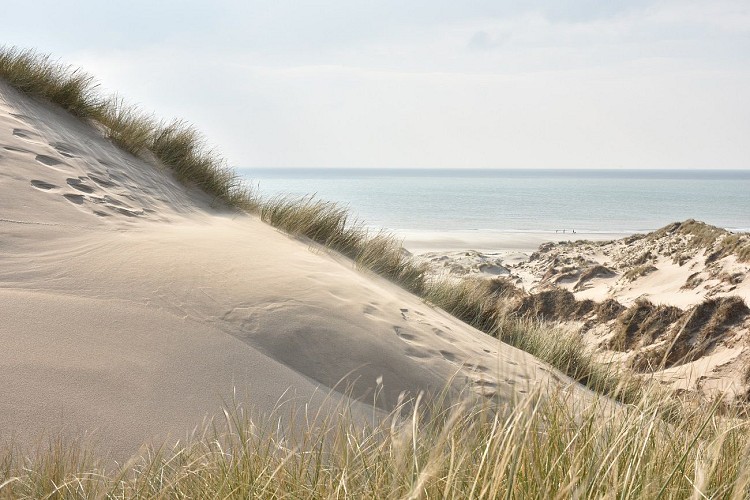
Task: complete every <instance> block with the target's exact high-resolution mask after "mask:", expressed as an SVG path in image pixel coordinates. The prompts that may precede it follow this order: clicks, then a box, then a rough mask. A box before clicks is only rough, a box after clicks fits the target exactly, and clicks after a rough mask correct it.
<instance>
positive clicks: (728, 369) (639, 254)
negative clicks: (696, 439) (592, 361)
mask: <svg viewBox="0 0 750 500" xmlns="http://www.w3.org/2000/svg"><path fill="white" fill-rule="evenodd" d="M537 236H538V238H537V241H534V243H537V242H538V243H539V245H538V246H537V247H536V248H534V249H533V250H530V249H524V248H523V245H524V244H525V243H526V242H529V241H531V240H530V239H529V238H530V236H529V235H527V234H523V235H522V237H521V238H520V239H514V235H512V234H509V235H507V236H506V237H505V239H501V240H498V241H497V246H496V247H495V248H491V249H488V250H483V251H477V250H474V249H472V250H461V251H456V250H451V247H450V246H448V247H447V248H443V249H442V250H440V249H439V247H438V248H433V249H432V251H430V252H425V253H420V254H418V255H417V258H419V259H421V260H422V261H423V262H425V263H426V264H427V265H428V266H429V267H430V270H431V274H432V275H433V276H436V277H440V278H447V279H455V280H459V279H463V278H467V277H468V278H479V279H494V278H504V279H506V280H509V281H510V282H511V283H513V284H514V285H515V286H516V287H518V288H519V289H520V290H523V291H525V292H526V293H529V294H537V293H540V292H543V291H546V290H553V289H555V288H562V289H565V290H568V291H569V292H571V293H572V294H573V296H574V297H575V299H576V300H578V301H584V300H592V301H595V302H603V301H605V300H608V299H614V300H616V301H617V302H619V303H620V304H622V305H623V306H625V307H629V306H632V305H633V304H635V303H636V301H638V300H648V301H650V302H652V303H654V304H657V305H667V306H675V307H678V308H680V309H682V310H683V311H690V310H691V308H693V307H696V306H697V305H698V304H701V303H703V302H704V301H706V300H712V299H719V298H722V297H739V298H741V299H743V300H744V302H745V303H746V304H748V303H750V263H747V262H739V261H738V259H737V258H736V256H735V255H724V256H722V257H720V258H711V259H709V258H708V257H709V255H710V254H711V253H712V249H708V248H702V247H694V246H692V245H691V243H690V237H689V236H685V235H683V234H680V233H679V232H676V233H671V232H669V231H665V232H660V233H653V234H651V235H648V236H645V235H642V236H641V237H632V238H619V239H613V240H611V241H601V240H595V239H592V238H585V237H584V235H580V236H581V240H582V241H572V242H571V241H570V238H571V237H572V235H567V238H566V239H562V238H561V239H560V241H557V242H554V243H552V242H549V241H542V240H543V238H542V237H543V236H544V235H537ZM556 236H557V235H556ZM575 236H578V235H575ZM432 241H433V242H434V243H437V244H438V246H439V245H440V244H441V243H443V242H441V240H440V239H438V238H434V239H433V240H432ZM467 242H468V243H476V244H479V245H482V244H484V243H486V241H484V240H481V239H479V240H475V241H471V240H467ZM415 248H416V247H415ZM597 266H598V267H597ZM597 268H598V269H599V271H598V272H592V273H587V271H589V270H593V269H597ZM639 269H642V270H643V271H642V272H636V271H639ZM629 273H630V274H629ZM686 314H687V313H686ZM564 326H565V327H566V328H568V329H570V330H572V331H578V332H580V333H581V335H582V336H583V338H584V339H585V341H586V342H587V343H588V344H589V346H590V348H591V349H592V350H594V351H595V352H596V353H597V355H598V356H599V359H600V360H601V361H603V362H606V363H610V362H614V363H616V364H617V365H619V366H620V367H623V368H624V369H626V370H627V369H629V368H628V367H629V364H628V363H629V361H630V360H632V359H634V357H636V356H638V355H640V354H641V353H642V352H645V351H647V350H649V349H653V348H658V347H659V346H660V342H655V343H653V344H648V345H640V344H636V347H634V348H632V349H629V350H627V351H626V352H619V351H613V350H611V349H610V348H609V340H610V339H611V337H612V336H613V334H614V332H615V331H617V330H618V329H620V328H621V327H622V326H621V325H619V324H618V323H617V319H612V320H610V321H607V322H605V323H597V320H596V318H595V317H594V315H593V313H592V314H591V315H589V317H584V318H581V319H580V321H579V320H576V321H569V320H567V319H566V321H565V324H564ZM663 333H664V332H663ZM748 340H750V317H746V318H744V319H741V320H739V321H737V322H735V323H733V324H731V325H730V326H728V327H727V328H726V330H725V331H722V332H721V334H720V335H718V337H717V338H715V339H712V340H711V344H710V346H708V348H707V349H705V350H703V351H702V353H701V355H700V356H699V357H698V359H695V360H694V361H691V362H686V363H684V364H680V365H678V366H674V367H671V368H668V369H662V370H657V371H656V372H654V373H652V372H647V373H646V374H645V375H643V376H645V377H651V376H653V377H655V378H657V379H658V380H659V381H660V382H662V383H663V384H664V385H665V386H667V387H671V388H673V389H675V390H678V391H690V392H692V393H694V394H695V395H697V396H699V397H703V396H707V397H709V398H714V397H716V396H723V397H726V398H727V399H730V400H731V399H735V398H739V399H741V400H745V399H746V398H747V397H748V394H750V383H749V382H750V380H748V377H747V374H748V373H750V349H748V348H747V345H748ZM668 342H669V339H668V338H667V339H665V340H662V341H661V343H668Z"/></svg>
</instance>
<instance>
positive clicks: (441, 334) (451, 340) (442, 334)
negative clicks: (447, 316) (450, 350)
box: [432, 328, 456, 344]
mask: <svg viewBox="0 0 750 500" xmlns="http://www.w3.org/2000/svg"><path fill="white" fill-rule="evenodd" d="M432 333H434V334H435V335H437V336H438V337H440V338H441V339H443V340H445V341H446V342H448V343H450V344H453V343H454V342H455V341H456V339H455V338H454V337H453V336H452V335H449V334H448V333H446V332H444V331H443V330H441V329H440V328H433V329H432Z"/></svg>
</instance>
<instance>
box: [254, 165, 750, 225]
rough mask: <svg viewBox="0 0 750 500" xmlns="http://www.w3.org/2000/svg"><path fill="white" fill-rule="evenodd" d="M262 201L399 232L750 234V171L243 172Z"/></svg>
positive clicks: (372, 170)
mask: <svg viewBox="0 0 750 500" xmlns="http://www.w3.org/2000/svg"><path fill="white" fill-rule="evenodd" d="M240 172H241V173H242V174H243V175H244V176H245V177H247V178H248V179H250V180H251V181H252V183H253V184H254V185H255V186H256V187H257V188H258V190H259V191H260V193H261V194H263V195H264V196H273V195H279V194H290V195H297V196H300V195H306V194H313V193H314V194H316V195H317V196H318V197H319V198H322V199H325V200H332V201H338V202H341V203H343V204H346V205H348V206H349V207H350V209H351V211H352V212H353V213H354V214H356V215H357V216H358V217H359V218H361V219H362V220H364V221H365V222H367V223H368V225H371V226H376V227H382V228H388V229H391V230H396V231H403V230H406V231H410V230H417V231H448V232H449V231H458V230H480V231H481V230H490V231H510V232H516V231H520V232H525V231H529V232H531V231H534V232H546V231H552V232H554V231H555V230H556V229H562V228H567V229H568V230H570V229H575V230H576V231H577V232H605V233H610V232H622V233H629V232H637V231H648V230H653V229H657V228H659V227H662V226H664V225H666V224H668V223H670V222H673V221H681V220H685V219H690V218H692V219H698V220H702V221H704V222H708V223H710V224H713V225H716V226H720V227H725V228H727V229H730V230H735V231H737V230H740V231H748V230H750V170H744V171H728V170H725V171H720V170H719V171H717V170H713V171H653V170H652V171H643V170H640V171H638V170H617V171H609V170H596V171H591V170H543V171H542V170H525V171H521V170H489V171H488V170H416V169H409V170H405V169H399V170H395V169H241V170H240Z"/></svg>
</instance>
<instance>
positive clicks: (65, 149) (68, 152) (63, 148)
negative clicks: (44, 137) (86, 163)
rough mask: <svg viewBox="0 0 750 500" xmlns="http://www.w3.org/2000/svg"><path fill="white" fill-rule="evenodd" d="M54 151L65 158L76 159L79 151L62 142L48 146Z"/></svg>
mask: <svg viewBox="0 0 750 500" xmlns="http://www.w3.org/2000/svg"><path fill="white" fill-rule="evenodd" d="M50 146H52V147H53V148H55V150H56V151H57V152H58V153H60V154H61V155H63V156H65V157H66V158H78V156H79V155H80V151H78V149H77V148H75V147H73V146H71V145H70V144H66V143H64V142H55V143H52V144H50Z"/></svg>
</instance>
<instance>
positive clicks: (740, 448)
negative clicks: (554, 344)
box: [0, 393, 750, 499]
mask: <svg viewBox="0 0 750 500" xmlns="http://www.w3.org/2000/svg"><path fill="white" fill-rule="evenodd" d="M425 410H429V408H425V407H424V405H417V406H416V407H415V409H414V411H413V413H411V414H410V416H409V417H406V418H404V417H401V416H398V415H399V412H398V411H396V412H394V414H393V415H391V416H390V417H388V418H386V419H384V420H383V421H381V422H379V423H377V424H372V425H367V424H364V425H363V424H362V422H361V421H359V420H358V419H355V418H354V417H352V415H351V414H350V413H349V412H348V411H347V408H341V407H340V408H338V409H337V410H336V411H334V412H332V413H331V414H329V415H327V416H326V417H325V418H318V419H309V420H308V421H309V422H316V423H310V424H307V426H301V428H300V427H292V428H289V427H287V426H286V425H283V424H281V425H280V424H279V422H280V421H281V420H280V419H279V415H278V414H277V415H274V416H271V417H270V418H266V419H263V420H259V421H253V420H251V419H250V418H248V417H247V416H246V415H245V414H243V413H242V411H241V410H238V411H235V412H232V413H231V414H228V418H227V425H224V426H222V427H223V428H225V429H228V430H225V431H222V432H219V431H216V430H215V428H214V430H209V431H208V432H207V433H206V434H205V435H204V436H203V437H201V438H199V439H197V440H196V441H194V442H193V443H191V444H189V445H187V446H184V447H182V448H177V449H175V450H171V451H168V452H165V451H154V450H151V451H150V452H147V453H144V454H143V455H142V456H140V457H138V458H136V459H134V460H132V461H131V462H129V463H128V464H127V465H126V466H124V467H121V468H117V469H112V470H109V471H108V470H105V469H104V468H102V467H100V466H99V465H98V464H96V463H95V462H94V461H92V459H91V457H90V456H87V455H86V454H85V453H83V452H82V451H81V450H80V449H77V448H76V447H75V446H67V445H63V444H61V443H59V442H55V443H53V444H52V445H51V446H50V448H49V449H47V450H44V451H42V452H40V453H37V454H34V455H31V456H30V457H21V456H20V455H18V454H13V453H7V454H6V455H5V456H2V455H0V498H487V499H495V498H540V499H542V498H543V499H549V498H737V499H739V498H747V496H748V494H750V487H749V484H748V483H749V481H750V461H749V460H748V459H749V458H750V456H748V454H749V453H750V439H749V438H748V436H750V434H748V432H747V431H748V429H747V426H748V425H749V424H748V422H747V421H736V420H732V419H726V418H720V417H718V416H717V415H716V414H715V412H714V411H712V408H700V409H696V410H694V411H692V412H686V413H685V414H684V415H683V418H682V419H680V421H678V422H676V423H675V424H672V425H666V424H665V423H664V422H663V420H661V419H660V417H659V416H658V410H657V407H656V406H654V405H652V403H650V402H648V400H647V399H644V400H642V401H640V402H639V403H638V404H634V405H631V406H628V407H622V408H618V409H616V410H613V409H612V408H611V406H609V405H608V403H607V402H606V401H599V403H597V402H596V401H593V402H591V401H589V402H579V404H577V405H576V404H574V403H571V402H570V401H568V400H566V399H565V396H564V394H563V393H557V394H553V395H551V396H550V397H542V396H541V395H540V394H539V393H537V394H533V395H530V396H527V397H526V398H525V399H523V400H521V401H518V402H517V403H516V404H515V405H514V406H513V408H510V409H509V408H498V407H492V406H489V405H487V406H480V407H477V406H455V407H453V408H449V409H448V410H445V411H441V412H436V411H434V409H432V410H433V411H425ZM284 412H285V410H284V409H283V408H282V409H280V410H279V413H284ZM427 414H429V415H432V416H431V417H425V416H424V415H427ZM303 420H304V419H303Z"/></svg>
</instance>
